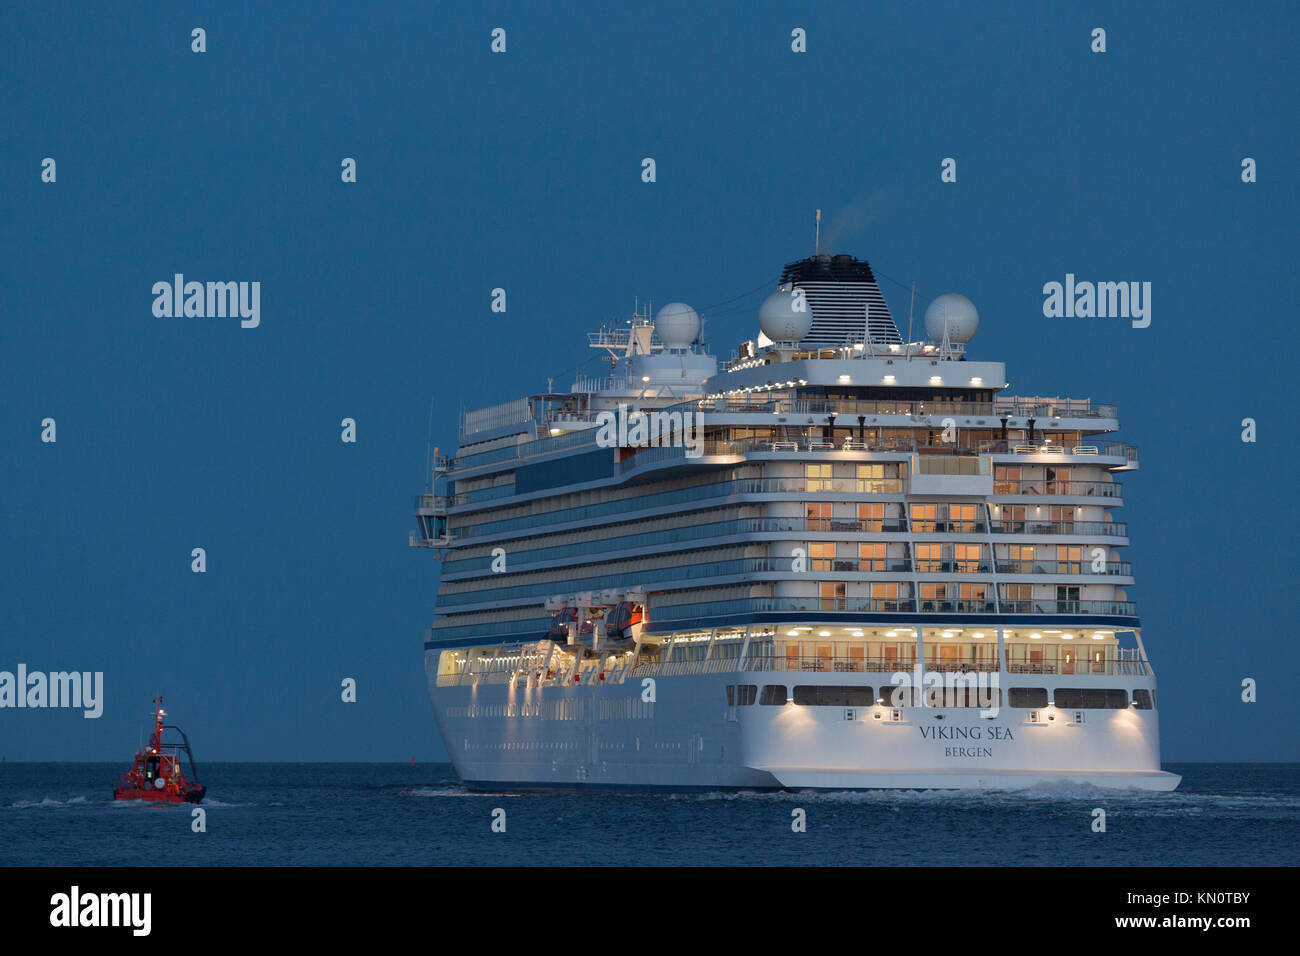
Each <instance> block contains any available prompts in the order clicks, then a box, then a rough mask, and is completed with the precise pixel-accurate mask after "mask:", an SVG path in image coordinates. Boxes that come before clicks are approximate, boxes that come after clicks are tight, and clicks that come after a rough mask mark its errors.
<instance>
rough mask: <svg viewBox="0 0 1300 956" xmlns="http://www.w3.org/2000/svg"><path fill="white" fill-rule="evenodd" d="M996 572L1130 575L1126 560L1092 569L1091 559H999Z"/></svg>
mask: <svg viewBox="0 0 1300 956" xmlns="http://www.w3.org/2000/svg"><path fill="white" fill-rule="evenodd" d="M998 574H1092V575H1117V576H1119V577H1132V576H1133V565H1132V564H1131V563H1130V562H1128V561H1107V562H1106V569H1105V570H1104V571H1094V570H1092V562H1091V561H999V562H998Z"/></svg>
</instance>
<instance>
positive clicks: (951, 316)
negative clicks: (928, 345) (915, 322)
mask: <svg viewBox="0 0 1300 956" xmlns="http://www.w3.org/2000/svg"><path fill="white" fill-rule="evenodd" d="M945 327H946V328H947V330H948V341H949V342H952V343H954V344H956V343H965V342H969V341H970V340H971V339H972V338H974V337H975V333H976V332H978V331H979V327H980V314H979V313H978V312H977V311H975V303H973V302H971V300H970V299H968V298H966V297H965V296H964V295H958V294H957V293H956V292H945V293H944V294H943V295H941V296H939V297H938V298H937V299H935V300H934V301H933V302H931V303H930V304H929V306H927V307H926V310H925V334H926V335H928V336H929V337H930V341H931V342H942V341H943V333H944V329H945Z"/></svg>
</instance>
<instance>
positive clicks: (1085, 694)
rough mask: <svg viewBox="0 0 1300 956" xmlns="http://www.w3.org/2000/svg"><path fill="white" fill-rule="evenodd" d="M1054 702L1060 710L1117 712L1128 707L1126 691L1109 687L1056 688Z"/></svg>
mask: <svg viewBox="0 0 1300 956" xmlns="http://www.w3.org/2000/svg"><path fill="white" fill-rule="evenodd" d="M1055 700H1056V706H1057V707H1060V708H1061V709H1062V710H1074V709H1077V710H1119V709H1120V708H1122V707H1127V706H1128V691H1126V690H1124V689H1122V688H1110V687H1096V688H1094V687H1058V688H1056V694H1055Z"/></svg>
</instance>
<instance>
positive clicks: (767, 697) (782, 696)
mask: <svg viewBox="0 0 1300 956" xmlns="http://www.w3.org/2000/svg"><path fill="white" fill-rule="evenodd" d="M788 699H789V694H787V692H786V689H785V685H784V684H764V685H763V693H762V694H760V695H759V698H758V702H759V703H760V704H767V705H768V706H770V707H778V706H784V705H785V702H786V700H788Z"/></svg>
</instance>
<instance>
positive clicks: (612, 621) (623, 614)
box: [605, 601, 645, 640]
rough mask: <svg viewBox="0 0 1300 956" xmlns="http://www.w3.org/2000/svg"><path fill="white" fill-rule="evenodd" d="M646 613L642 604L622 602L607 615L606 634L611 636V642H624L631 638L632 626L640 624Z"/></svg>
mask: <svg viewBox="0 0 1300 956" xmlns="http://www.w3.org/2000/svg"><path fill="white" fill-rule="evenodd" d="M644 616H645V612H644V610H643V609H642V607H641V605H640V604H636V603H635V602H633V601H620V602H619V603H618V604H617V605H616V606H615V607H614V609H613V610H612V611H610V612H609V614H608V615H606V619H605V620H606V626H605V630H606V633H608V634H609V637H610V640H622V639H623V638H625V637H630V636H631V635H630V634H628V631H630V630H631V629H632V625H634V624H640V623H641V620H642V618H643V617H644Z"/></svg>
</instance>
